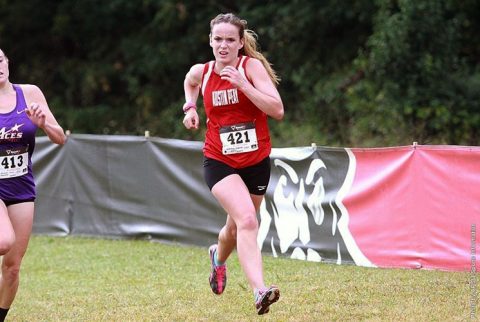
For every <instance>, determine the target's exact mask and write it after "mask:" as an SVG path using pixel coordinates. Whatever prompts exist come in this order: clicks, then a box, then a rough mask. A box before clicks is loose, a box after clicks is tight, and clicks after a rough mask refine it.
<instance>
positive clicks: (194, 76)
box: [187, 64, 206, 84]
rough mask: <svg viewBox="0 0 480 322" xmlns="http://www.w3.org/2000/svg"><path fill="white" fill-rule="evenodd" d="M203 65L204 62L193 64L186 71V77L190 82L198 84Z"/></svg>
mask: <svg viewBox="0 0 480 322" xmlns="http://www.w3.org/2000/svg"><path fill="white" fill-rule="evenodd" d="M205 65H206V64H195V65H193V66H192V67H190V70H189V71H188V73H187V79H189V80H190V82H191V83H194V84H199V83H200V82H201V80H202V76H203V70H204V69H205Z"/></svg>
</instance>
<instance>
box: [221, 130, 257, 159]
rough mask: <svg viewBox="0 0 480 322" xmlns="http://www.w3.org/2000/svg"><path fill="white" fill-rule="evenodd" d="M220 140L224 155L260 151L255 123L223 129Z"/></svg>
mask: <svg viewBox="0 0 480 322" xmlns="http://www.w3.org/2000/svg"><path fill="white" fill-rule="evenodd" d="M220 140H221V141H222V153H223V154H224V155H227V154H235V153H243V152H251V151H255V150H258V142H257V132H256V131H255V124H254V123H253V122H248V123H238V124H233V125H228V126H224V127H221V128H220Z"/></svg>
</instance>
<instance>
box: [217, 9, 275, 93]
mask: <svg viewBox="0 0 480 322" xmlns="http://www.w3.org/2000/svg"><path fill="white" fill-rule="evenodd" d="M222 22H224V23H230V24H232V25H234V26H236V27H238V33H239V36H240V39H243V40H244V44H243V48H242V49H240V53H241V54H242V55H245V56H249V57H253V58H256V59H258V60H260V61H261V62H262V64H263V66H264V67H265V69H266V70H267V73H268V76H270V79H271V80H272V82H273V83H274V84H275V85H278V83H280V77H278V75H277V73H276V72H275V70H274V69H273V68H272V64H270V62H269V61H268V60H267V58H265V56H264V55H263V54H262V53H261V52H260V51H259V50H258V43H257V37H258V36H257V34H256V33H255V32H254V31H253V30H250V29H248V28H247V21H246V20H243V19H240V18H239V17H237V16H236V15H234V14H233V13H221V14H219V15H218V16H216V17H215V18H213V19H212V20H211V21H210V32H211V31H212V29H213V27H214V26H215V25H216V24H219V23H222Z"/></svg>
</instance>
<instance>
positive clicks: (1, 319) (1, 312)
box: [0, 307, 8, 322]
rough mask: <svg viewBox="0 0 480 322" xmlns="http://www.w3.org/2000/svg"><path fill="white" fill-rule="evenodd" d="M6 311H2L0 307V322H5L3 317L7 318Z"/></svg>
mask: <svg viewBox="0 0 480 322" xmlns="http://www.w3.org/2000/svg"><path fill="white" fill-rule="evenodd" d="M7 313H8V309H2V308H1V307H0V322H3V321H5V317H6V316H7Z"/></svg>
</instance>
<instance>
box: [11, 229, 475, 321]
mask: <svg viewBox="0 0 480 322" xmlns="http://www.w3.org/2000/svg"><path fill="white" fill-rule="evenodd" d="M228 264H229V268H228V269H229V275H228V278H229V279H228V286H227V289H226V291H225V293H224V294H223V295H222V296H217V295H214V294H213V293H212V292H211V291H210V287H209V285H208V274H209V260H208V255H207V249H206V248H200V247H187V246H181V245H171V244H161V243H154V242H149V241H141V240H129V241H126V240H102V239H90V238H78V237H77V238H73V237H68V238H59V237H47V236H34V237H32V240H31V243H30V246H29V249H28V252H27V255H26V257H25V259H24V264H23V268H22V275H21V285H20V289H19V292H18V294H17V298H16V300H15V302H14V305H13V306H12V309H11V311H10V313H9V318H10V321H255V320H265V321H365V320H367V321H380V320H381V321H461V320H463V321H465V320H469V317H470V298H471V292H470V285H469V282H470V273H468V272H441V271H423V270H399V269H373V268H362V267H356V266H349V265H348V266H347V265H345V266H337V265H333V264H321V263H312V262H304V261H298V260H291V259H285V258H272V257H270V256H264V272H265V280H266V283H268V284H270V283H275V284H276V285H278V286H279V287H280V289H281V292H282V296H281V298H280V301H279V302H278V303H276V304H274V305H273V306H272V307H271V310H270V313H269V314H267V315H265V316H261V317H260V316H257V315H256V313H255V310H254V307H253V296H252V292H251V291H250V289H249V288H248V285H247V282H246V280H245V277H244V275H243V273H242V271H241V269H240V266H239V262H238V258H237V256H236V254H233V256H232V257H231V258H230V259H229V263H228ZM477 308H478V306H477ZM7 321H8V320H7Z"/></svg>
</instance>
